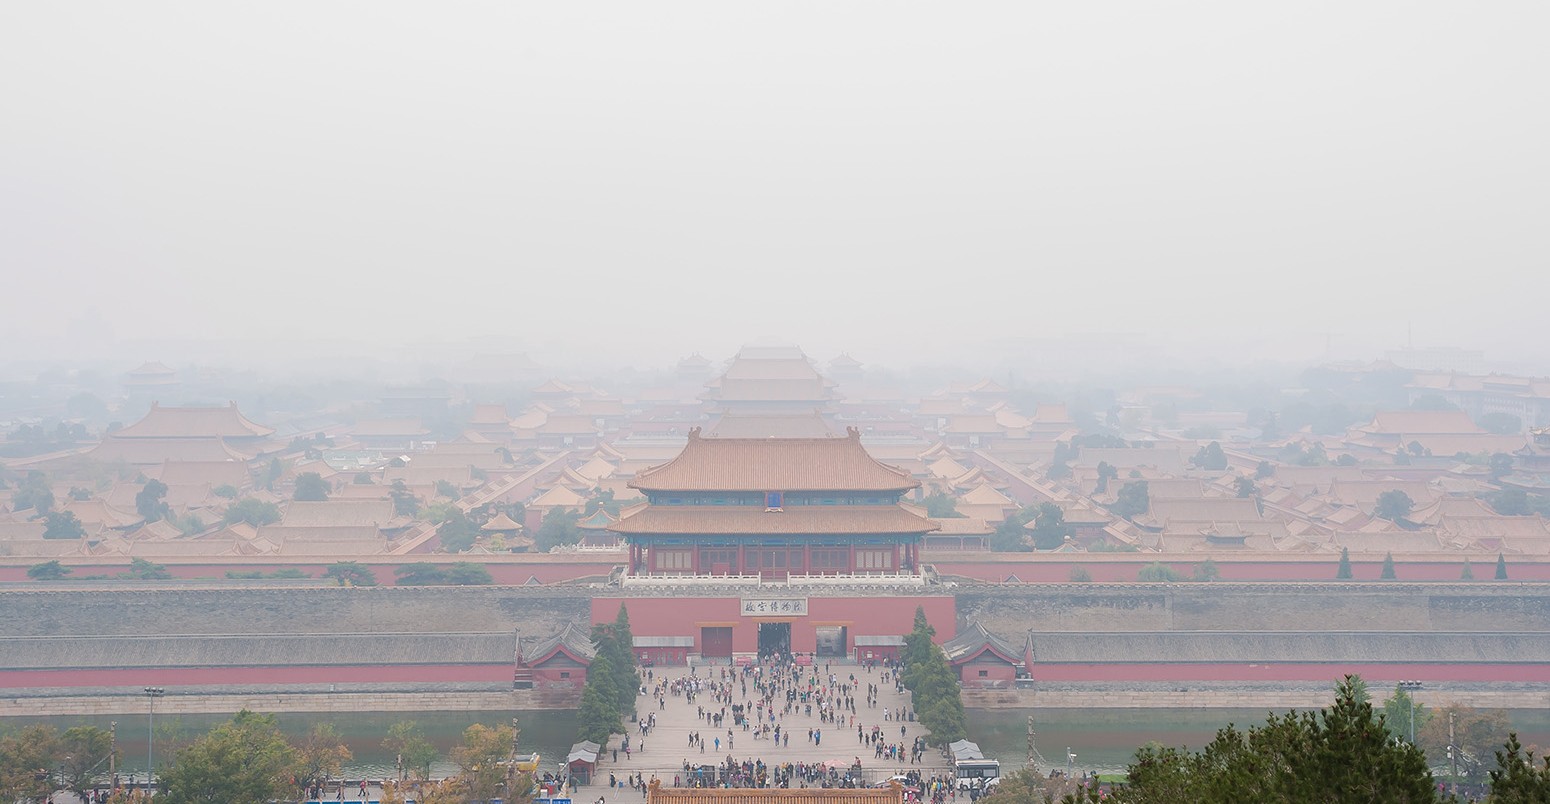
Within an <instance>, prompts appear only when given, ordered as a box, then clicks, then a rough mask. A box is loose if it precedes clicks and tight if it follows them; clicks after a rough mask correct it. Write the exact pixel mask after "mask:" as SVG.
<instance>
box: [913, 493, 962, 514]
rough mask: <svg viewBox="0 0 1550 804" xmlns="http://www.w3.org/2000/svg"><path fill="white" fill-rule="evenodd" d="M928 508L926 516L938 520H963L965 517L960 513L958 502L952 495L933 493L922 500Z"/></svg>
mask: <svg viewBox="0 0 1550 804" xmlns="http://www.w3.org/2000/svg"><path fill="white" fill-rule="evenodd" d="M921 502H923V503H924V504H925V506H926V516H929V517H935V518H937V519H961V518H963V517H964V516H965V515H964V514H960V513H958V500H957V499H955V498H954V497H953V496H952V495H951V494H944V493H942V492H940V491H933V492H931V493H930V494H927V495H926V498H925V499H924V500H922V501H921Z"/></svg>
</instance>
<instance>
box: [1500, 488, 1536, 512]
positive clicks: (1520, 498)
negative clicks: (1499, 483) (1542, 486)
mask: <svg viewBox="0 0 1550 804" xmlns="http://www.w3.org/2000/svg"><path fill="white" fill-rule="evenodd" d="M1491 507H1492V508H1494V509H1496V513H1498V514H1501V515H1502V516H1528V515H1529V514H1532V513H1534V509H1533V508H1531V507H1529V503H1528V492H1526V491H1524V490H1523V489H1520V488H1513V487H1508V488H1505V489H1502V490H1501V493H1500V494H1497V495H1496V499H1495V500H1493V501H1492V502H1491Z"/></svg>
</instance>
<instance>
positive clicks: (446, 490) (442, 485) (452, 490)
mask: <svg viewBox="0 0 1550 804" xmlns="http://www.w3.org/2000/svg"><path fill="white" fill-rule="evenodd" d="M436 496H437V497H446V498H447V499H450V500H455V499H457V498H459V497H461V496H463V495H462V493H461V492H459V491H458V490H457V486H454V485H452V481H450V480H437V481H436Z"/></svg>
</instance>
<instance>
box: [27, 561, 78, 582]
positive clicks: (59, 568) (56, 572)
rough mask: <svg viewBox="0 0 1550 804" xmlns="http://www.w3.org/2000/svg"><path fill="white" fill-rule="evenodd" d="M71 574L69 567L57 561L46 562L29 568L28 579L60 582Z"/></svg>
mask: <svg viewBox="0 0 1550 804" xmlns="http://www.w3.org/2000/svg"><path fill="white" fill-rule="evenodd" d="M71 572H72V570H71V569H70V568H69V567H67V566H65V565H63V564H61V563H59V561H58V559H55V560H54V561H45V562H43V563H42V564H33V565H32V566H31V567H28V568H27V577H28V578H31V579H33V580H34V581H58V580H61V579H63V578H64V577H65V576H66V575H69V574H70V573H71Z"/></svg>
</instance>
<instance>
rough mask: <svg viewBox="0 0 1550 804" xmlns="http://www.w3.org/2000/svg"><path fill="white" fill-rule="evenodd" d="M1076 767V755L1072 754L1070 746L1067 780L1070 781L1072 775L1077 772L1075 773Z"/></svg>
mask: <svg viewBox="0 0 1550 804" xmlns="http://www.w3.org/2000/svg"><path fill="white" fill-rule="evenodd" d="M1075 767H1076V754H1073V753H1072V752H1071V746H1069V745H1068V746H1066V778H1067V779H1070V778H1071V775H1072V774H1073V773H1075V772H1076V771H1075Z"/></svg>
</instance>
